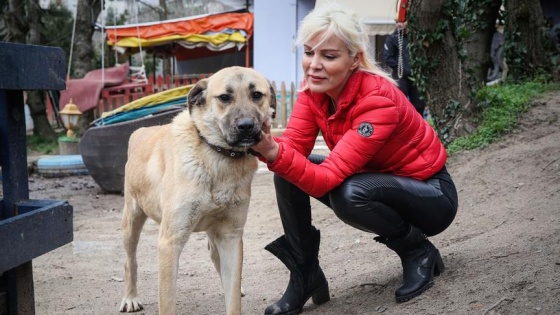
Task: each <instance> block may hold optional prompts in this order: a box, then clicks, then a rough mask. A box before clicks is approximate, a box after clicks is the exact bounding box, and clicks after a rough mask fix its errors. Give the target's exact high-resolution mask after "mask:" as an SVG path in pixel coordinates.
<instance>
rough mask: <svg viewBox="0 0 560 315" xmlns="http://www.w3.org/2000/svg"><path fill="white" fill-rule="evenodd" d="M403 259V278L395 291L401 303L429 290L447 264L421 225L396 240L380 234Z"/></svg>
mask: <svg viewBox="0 0 560 315" xmlns="http://www.w3.org/2000/svg"><path fill="white" fill-rule="evenodd" d="M375 240H376V241H378V242H380V243H383V244H385V245H387V247H389V248H390V249H392V250H394V251H395V252H396V253H397V255H399V257H400V258H401V263H402V268H403V280H402V284H401V286H400V287H399V288H398V289H397V290H396V291H395V297H396V300H397V302H399V303H400V302H406V301H408V300H410V299H412V298H414V297H416V296H418V295H420V294H422V292H424V291H426V290H428V289H429V288H430V287H431V286H432V284H433V279H434V276H439V275H440V273H442V272H443V270H444V269H445V266H444V265H443V261H442V259H441V255H440V254H439V251H438V250H437V248H436V247H435V246H434V245H433V244H432V243H431V242H430V241H429V240H428V238H427V237H426V235H425V234H424V233H423V232H422V231H421V230H420V229H418V228H417V227H415V226H411V229H410V231H409V232H408V234H407V235H405V236H404V237H401V238H396V239H386V238H383V237H380V236H378V237H376V238H375Z"/></svg>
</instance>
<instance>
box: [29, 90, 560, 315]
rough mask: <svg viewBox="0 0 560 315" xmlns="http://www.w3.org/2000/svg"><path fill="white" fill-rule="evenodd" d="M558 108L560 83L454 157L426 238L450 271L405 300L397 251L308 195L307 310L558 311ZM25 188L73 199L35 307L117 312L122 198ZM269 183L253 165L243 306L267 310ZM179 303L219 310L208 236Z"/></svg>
mask: <svg viewBox="0 0 560 315" xmlns="http://www.w3.org/2000/svg"><path fill="white" fill-rule="evenodd" d="M559 116H560V92H558V93H551V94H547V95H546V96H544V97H543V98H542V99H540V100H539V102H538V104H537V105H536V106H534V107H532V108H531V109H530V110H529V112H528V113H526V114H525V115H523V117H522V120H521V124H520V126H519V128H517V129H516V130H515V131H514V132H512V133H511V134H509V135H507V136H505V137H504V138H503V139H502V140H501V141H499V142H497V143H495V144H493V145H491V146H489V147H487V148H485V149H483V150H476V151H469V152H463V153H460V154H455V155H454V156H452V157H451V158H450V160H449V163H448V169H449V171H450V173H451V175H452V177H453V179H454V180H455V183H456V185H457V187H458V191H459V203H460V206H459V212H458V215H457V217H456V219H455V221H454V223H453V224H452V226H451V227H450V228H449V229H448V230H446V231H445V232H443V233H442V234H440V235H438V236H436V237H433V238H432V241H433V242H434V244H435V245H436V246H437V247H438V248H439V250H440V251H441V254H442V256H443V259H444V262H445V264H446V270H445V272H444V273H443V274H442V275H441V276H440V277H438V278H436V281H435V284H434V286H433V287H432V288H431V289H430V290H428V291H427V292H426V293H424V294H422V295H421V296H420V297H418V298H415V299H413V300H411V301H409V302H406V303H401V304H397V303H396V302H395V300H394V290H395V289H396V287H397V286H398V285H399V283H400V276H401V266H400V261H399V259H398V257H397V256H396V255H395V254H394V253H393V252H391V251H390V250H388V249H387V248H385V247H384V246H382V245H380V244H378V243H376V242H375V241H374V240H373V237H374V235H371V234H368V233H364V232H361V231H359V230H356V229H354V228H352V227H350V226H347V225H345V224H344V223H342V222H341V221H340V220H338V219H337V217H336V216H335V215H334V214H333V213H332V212H331V211H330V210H329V209H328V208H326V207H324V206H322V205H321V204H319V203H318V202H317V203H315V204H314V224H315V225H316V226H317V228H319V229H320V230H321V233H322V241H321V251H320V261H321V265H322V267H323V269H324V271H325V274H326V275H327V278H328V281H329V285H330V293H331V300H330V302H328V303H326V304H324V305H321V306H319V307H317V306H315V305H313V304H312V303H311V301H309V302H308V304H307V305H306V306H305V307H304V314H310V315H311V314H325V315H328V314H336V315H339V314H353V315H359V314H494V315H496V314H504V315H505V314H551V315H552V314H560V304H559V301H560V216H559V211H560V160H559V158H560V121H559ZM30 189H31V193H30V194H31V198H33V199H61V200H68V201H69V203H70V204H71V205H72V206H73V208H74V241H73V242H72V243H71V244H68V245H65V246H63V247H60V248H58V249H57V250H54V251H52V252H50V253H48V254H45V255H43V256H41V257H39V258H37V259H35V260H34V261H33V269H34V279H35V299H36V311H37V314H39V315H44V314H96V315H105V314H117V313H118V311H117V308H118V305H119V303H120V301H121V294H122V292H123V287H124V283H123V281H122V279H123V264H124V259H125V254H124V251H123V249H122V245H121V236H120V227H119V226H120V217H121V208H122V206H123V197H122V196H120V195H114V194H105V193H103V192H102V191H101V190H100V188H99V187H98V186H97V185H96V183H95V182H94V181H93V180H92V179H91V178H90V177H88V176H81V177H66V178H61V179H45V178H41V177H39V176H37V175H32V176H31V177H30ZM273 191H274V190H273V184H272V174H271V173H269V172H259V174H257V175H256V176H255V180H254V182H253V196H252V198H251V207H250V212H249V217H248V221H247V225H246V229H245V238H244V244H245V256H244V265H243V287H244V290H245V292H246V296H245V297H244V298H243V312H244V314H262V313H263V311H264V309H265V307H266V306H267V305H269V304H270V303H272V302H274V301H275V300H277V299H278V298H279V297H280V296H281V294H282V291H283V290H284V289H285V287H286V284H287V281H288V272H287V270H286V269H285V268H284V266H283V265H282V264H281V263H280V261H278V260H277V259H276V258H274V257H273V256H272V254H270V253H268V252H267V251H265V250H264V249H263V248H264V246H265V245H266V244H268V243H269V242H270V241H272V240H274V239H276V238H277V237H278V236H279V235H281V234H282V229H281V223H280V219H279V215H278V213H277V208H276V202H275V197H274V193H273ZM157 229H158V227H157V225H156V224H155V223H153V222H150V221H149V222H148V223H147V224H146V226H145V227H144V233H143V235H142V238H141V240H140V250H139V255H138V256H139V257H138V260H139V272H138V278H139V294H140V297H141V299H142V301H143V303H144V307H145V310H144V311H141V312H139V313H138V314H156V313H157V248H156V239H157ZM177 303H178V305H179V310H180V313H181V314H196V315H203V314H224V301H223V293H222V289H221V285H220V281H219V278H218V275H217V273H216V271H215V270H214V267H213V265H212V263H211V261H210V257H209V254H208V251H207V247H206V235H205V234H204V233H196V234H194V235H193V236H192V237H191V239H190V240H189V242H188V243H187V245H186V247H185V249H184V250H183V253H182V256H181V261H180V267H179V277H178V302H177Z"/></svg>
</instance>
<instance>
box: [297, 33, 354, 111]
mask: <svg viewBox="0 0 560 315" xmlns="http://www.w3.org/2000/svg"><path fill="white" fill-rule="evenodd" d="M321 38H322V33H319V34H317V35H315V37H313V38H312V39H311V40H309V41H308V42H306V43H304V45H303V51H304V52H303V59H302V66H303V72H304V74H305V80H306V82H307V86H309V89H310V90H311V91H312V92H316V93H326V94H327V95H328V96H330V97H331V98H332V99H334V100H335V101H336V100H338V96H339V95H340V92H341V91H342V88H343V87H344V85H345V84H346V81H347V80H348V77H350V74H351V73H352V71H354V69H356V68H357V67H358V63H359V61H360V57H361V54H356V56H353V57H352V56H350V52H349V51H348V48H347V47H346V45H345V44H344V43H343V42H342V40H340V39H339V38H338V37H336V36H332V37H330V38H329V39H328V40H327V41H325V42H324V43H322V44H321V45H320V46H318V47H315V46H316V45H317V44H318V43H319V42H320V41H321ZM313 47H315V48H313Z"/></svg>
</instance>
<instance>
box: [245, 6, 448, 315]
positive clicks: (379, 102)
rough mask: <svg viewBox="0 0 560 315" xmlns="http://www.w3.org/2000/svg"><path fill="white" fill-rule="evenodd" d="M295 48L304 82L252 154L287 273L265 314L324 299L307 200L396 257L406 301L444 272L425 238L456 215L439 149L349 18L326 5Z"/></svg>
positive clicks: (275, 249)
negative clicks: (265, 177) (263, 172)
mask: <svg viewBox="0 0 560 315" xmlns="http://www.w3.org/2000/svg"><path fill="white" fill-rule="evenodd" d="M298 43H299V44H300V45H303V50H304V55H303V60H302V66H303V71H304V74H305V77H304V79H305V82H304V83H303V89H302V91H301V92H300V93H299V96H298V99H297V102H296V104H295V106H294V110H293V113H292V115H291V117H290V121H289V123H288V126H287V128H286V130H285V131H284V133H283V135H282V136H281V137H273V136H272V135H271V134H270V126H269V125H268V124H267V125H266V126H265V131H264V132H263V137H264V138H263V140H262V141H261V142H260V143H259V144H257V145H256V146H254V147H253V149H254V150H255V151H257V152H259V153H260V154H261V155H262V157H261V160H262V161H264V162H266V163H267V165H268V168H269V169H270V170H271V171H273V172H274V173H275V176H274V184H275V189H276V196H277V201H278V208H279V211H280V217H281V220H282V225H283V228H284V235H283V236H281V237H279V238H278V239H277V240H275V241H273V242H272V243H270V244H269V245H267V246H266V249H267V250H268V251H270V252H271V253H272V254H274V255H275V256H277V257H278V258H279V259H280V260H281V261H282V262H283V263H284V264H285V265H286V266H287V267H288V269H289V270H290V272H291V273H290V280H289V283H288V287H287V288H286V291H285V292H284V295H283V296H282V297H281V298H280V300H279V301H277V302H276V303H274V304H272V305H270V306H268V307H267V308H266V310H265V314H298V313H300V312H301V310H302V309H303V306H304V305H305V303H306V302H307V300H309V298H312V299H313V302H314V303H315V304H321V303H324V302H327V301H328V300H329V298H330V297H329V287H328V283H327V280H326V278H325V275H324V273H323V271H322V270H321V267H320V266H319V260H318V253H319V242H320V234H319V230H317V229H316V228H315V227H314V226H313V225H312V223H311V206H310V197H314V198H316V199H318V200H320V201H321V202H322V203H324V204H325V205H327V206H328V207H330V208H331V209H332V210H333V212H334V213H335V214H336V215H337V216H338V217H339V218H340V219H341V220H342V221H344V222H345V223H347V224H348V225H350V226H353V227H355V228H358V229H360V230H363V231H365V232H369V233H373V234H376V235H377V237H375V239H376V240H377V241H378V242H380V243H382V244H385V245H386V246H388V247H389V248H390V249H392V250H394V251H395V252H396V253H397V254H398V255H399V257H400V258H401V261H402V267H403V281H402V284H401V286H400V287H399V288H397V290H396V292H395V296H396V300H397V302H404V301H407V300H409V299H411V298H413V297H415V296H417V295H419V294H421V293H422V292H424V291H425V290H426V289H428V288H429V287H430V285H431V284H432V281H433V277H434V276H436V275H438V274H439V273H440V272H442V271H443V268H444V265H443V261H442V259H441V255H440V253H439V251H438V250H437V249H436V247H435V246H434V245H433V244H432V243H431V242H430V241H428V239H427V236H432V235H436V234H438V233H441V232H442V231H443V230H445V229H446V228H447V227H448V226H449V225H450V224H451V222H452V221H453V219H454V217H455V214H456V212H457V192H456V189H455V186H454V183H453V181H452V179H451V177H450V175H449V174H448V172H447V170H446V168H445V163H446V159H447V154H446V151H445V148H444V147H443V145H442V143H441V142H440V141H439V139H438V136H437V134H436V133H435V131H434V130H433V129H432V127H431V126H430V125H429V124H428V123H427V122H426V121H424V119H423V118H422V116H420V115H418V114H417V112H416V110H415V108H414V106H412V104H411V103H410V102H409V101H408V100H407V98H406V97H405V96H404V94H403V93H402V92H401V91H400V90H399V89H398V88H397V86H396V85H395V82H394V80H393V79H391V77H390V76H389V75H388V74H387V73H385V72H384V71H382V70H381V69H380V68H379V66H377V64H376V63H375V62H374V61H372V59H370V58H369V57H368V56H367V53H366V52H367V49H366V48H367V46H366V43H367V35H366V33H365V31H364V28H363V25H362V24H360V20H359V18H358V17H357V16H356V14H354V13H352V12H349V11H346V10H344V9H342V8H340V7H334V6H330V7H329V8H324V9H316V10H314V11H312V12H311V13H309V15H308V16H306V17H305V19H304V20H303V21H302V24H301V27H300V33H299V34H298ZM319 132H321V133H322V135H323V137H324V139H325V142H326V144H327V146H328V147H329V149H330V150H331V152H330V154H329V156H327V157H325V156H319V155H310V153H311V151H312V149H313V146H314V143H315V139H316V138H317V135H318V134H319ZM367 267H369V266H364V268H367ZM370 268H371V267H370ZM373 271H374V268H372V272H373Z"/></svg>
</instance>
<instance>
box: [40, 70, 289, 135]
mask: <svg viewBox="0 0 560 315" xmlns="http://www.w3.org/2000/svg"><path fill="white" fill-rule="evenodd" d="M210 75H211V74H197V75H181V76H165V77H163V76H161V75H160V76H157V77H155V78H154V77H153V76H149V77H148V82H138V81H136V82H129V83H126V84H123V85H119V86H113V87H107V88H104V89H103V90H102V91H101V97H100V99H99V104H98V105H97V107H96V108H95V109H94V116H95V118H98V117H101V115H102V114H103V113H104V112H108V111H112V110H114V109H116V108H118V107H121V106H123V105H126V104H128V103H130V102H132V101H134V100H137V99H139V98H142V97H144V96H148V95H151V94H153V93H157V92H161V91H165V90H168V89H172V88H175V87H179V86H184V85H189V84H195V83H196V82H198V81H199V80H201V79H204V78H207V77H208V76H210ZM272 85H273V87H274V90H275V91H276V99H277V106H276V119H275V120H274V122H273V127H274V128H285V127H286V123H287V122H288V119H289V117H290V114H291V113H292V107H293V104H294V101H295V99H296V97H297V91H296V89H295V86H294V83H293V82H292V83H291V84H290V86H289V87H287V86H286V83H284V82H282V83H280V87H279V88H277V85H276V83H275V82H274V81H273V82H272ZM47 103H48V104H47V116H48V117H49V121H51V123H53V124H55V123H56V119H55V117H54V116H55V115H54V112H53V107H52V104H51V101H50V99H49V98H47ZM63 106H64V104H60V107H63Z"/></svg>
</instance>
